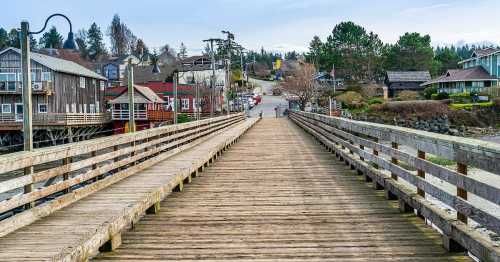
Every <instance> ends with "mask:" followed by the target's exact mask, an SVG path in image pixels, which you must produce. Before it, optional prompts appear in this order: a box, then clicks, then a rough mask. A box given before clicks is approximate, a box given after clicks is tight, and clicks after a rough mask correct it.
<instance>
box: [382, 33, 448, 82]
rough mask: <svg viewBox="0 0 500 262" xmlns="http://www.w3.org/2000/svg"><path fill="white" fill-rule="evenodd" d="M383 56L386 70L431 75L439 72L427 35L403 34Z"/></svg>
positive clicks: (429, 38)
mask: <svg viewBox="0 0 500 262" xmlns="http://www.w3.org/2000/svg"><path fill="white" fill-rule="evenodd" d="M385 55H386V57H385V68H386V69H387V70H400V71H430V72H431V74H432V75H437V74H438V71H439V63H437V62H436V61H435V60H434V50H433V49H432V47H431V37H430V36H429V35H424V36H422V35H420V34H419V33H405V34H404V35H403V36H401V37H400V38H399V40H398V42H397V43H396V44H395V45H391V46H390V47H389V48H388V49H387V53H386V54H385Z"/></svg>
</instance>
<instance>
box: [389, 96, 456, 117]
mask: <svg viewBox="0 0 500 262" xmlns="http://www.w3.org/2000/svg"><path fill="white" fill-rule="evenodd" d="M380 111H383V112H387V113H392V114H397V115H401V116H407V115H416V116H421V117H424V118H427V117H433V116H436V115H446V114H447V113H448V112H449V108H448V106H447V105H446V104H444V103H442V102H441V101H431V100H416V101H397V102H388V103H385V104H383V105H381V107H380Z"/></svg>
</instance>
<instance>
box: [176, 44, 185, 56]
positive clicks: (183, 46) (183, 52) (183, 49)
mask: <svg viewBox="0 0 500 262" xmlns="http://www.w3.org/2000/svg"><path fill="white" fill-rule="evenodd" d="M177 57H178V58H179V59H185V58H187V48H186V46H185V45H184V43H181V46H180V47H179V53H178V54H177Z"/></svg>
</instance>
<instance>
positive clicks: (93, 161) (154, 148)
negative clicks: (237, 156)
mask: <svg viewBox="0 0 500 262" xmlns="http://www.w3.org/2000/svg"><path fill="white" fill-rule="evenodd" d="M244 119H245V116H244V115H243V114H233V115H230V116H221V117H217V118H211V119H205V120H201V121H196V122H189V123H184V124H179V125H169V126H164V127H159V128H153V129H148V130H143V131H138V132H135V133H127V134H121V135H113V136H108V137H103V138H97V139H93V140H88V141H83V142H77V143H71V144H66V145H61V146H55V147H48V148H42V149H37V150H35V151H33V152H18V153H12V154H8V155H3V156H0V181H1V182H0V220H1V219H3V220H1V221H0V237H1V236H4V235H6V234H8V233H9V232H12V231H14V230H16V229H18V228H20V227H22V226H25V225H27V224H30V223H32V222H33V221H35V220H37V219H39V218H41V217H44V216H47V215H49V214H51V213H52V212H55V211H56V210H58V209H60V208H63V207H64V206H67V205H69V204H70V203H73V202H75V201H77V200H78V199H81V198H83V197H85V196H87V195H89V194H91V193H93V192H95V191H97V190H100V189H102V188H104V187H106V186H108V185H110V184H113V183H116V182H118V181H119V180H121V179H124V178H126V177H128V176H130V175H133V174H135V173H136V172H138V171H140V170H143V169H145V168H147V167H150V166H152V165H154V164H156V163H158V162H160V161H162V160H164V159H166V158H168V157H170V156H172V155H174V154H176V153H178V152H181V151H183V150H185V149H188V148H190V147H192V146H194V145H196V144H197V143H199V142H201V141H203V140H202V138H203V137H206V136H209V135H213V134H216V133H218V132H220V131H221V130H223V129H225V128H227V127H230V126H232V125H234V124H236V123H238V122H240V121H242V120H244ZM2 180H3V181H2ZM54 199H55V200H54Z"/></svg>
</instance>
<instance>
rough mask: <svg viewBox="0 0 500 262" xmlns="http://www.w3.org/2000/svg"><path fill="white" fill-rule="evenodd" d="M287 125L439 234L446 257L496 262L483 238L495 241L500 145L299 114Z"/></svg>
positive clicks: (499, 223) (495, 251)
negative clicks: (464, 255) (460, 254)
mask: <svg viewBox="0 0 500 262" xmlns="http://www.w3.org/2000/svg"><path fill="white" fill-rule="evenodd" d="M290 118H291V119H292V120H293V121H294V122H296V123H297V124H298V125H299V126H301V127H302V128H304V129H305V130H306V131H307V132H309V133H311V134H312V135H313V136H314V137H316V138H317V139H318V140H319V141H320V142H321V143H322V144H323V145H325V146H326V147H327V148H328V149H329V150H331V151H332V152H334V153H335V154H336V156H337V157H338V158H339V159H341V160H342V161H345V162H346V164H348V165H350V166H351V168H352V169H357V170H358V174H362V175H364V176H365V179H366V181H368V182H373V185H374V187H375V188H376V189H380V190H382V189H384V190H385V191H386V197H387V198H388V199H394V200H396V199H399V203H400V208H401V210H402V211H403V212H416V214H418V215H419V216H420V217H423V218H425V219H426V221H427V222H430V223H432V224H433V226H435V227H437V228H439V230H440V231H441V232H442V234H443V237H444V240H445V241H444V243H445V246H446V247H447V248H448V249H450V250H454V251H457V250H463V249H466V250H468V251H470V252H471V253H472V254H473V255H475V256H477V257H479V258H480V259H481V260H483V261H499V254H500V248H499V247H498V245H497V244H495V243H493V242H492V240H491V239H492V238H493V239H494V237H491V238H490V237H489V236H488V234H489V235H490V236H494V235H497V236H498V235H499V234H500V219H499V218H500V207H499V205H500V183H499V181H500V177H499V175H500V145H498V144H495V143H491V142H486V141H481V140H476V139H469V138H463V137H454V136H448V135H441V134H435V133H430V132H425V131H419V130H414V129H409V128H403V127H397V126H389V125H382V124H375V123H368V122H360V121H354V120H349V119H345V118H338V117H330V116H325V115H319V114H313V113H305V112H299V111H292V112H290ZM427 157H432V159H440V161H447V162H451V164H452V165H451V166H445V165H440V164H439V163H440V162H439V161H429V160H431V159H428V158H427ZM448 164H450V163H448ZM447 210H448V212H447ZM478 228H479V229H480V230H483V231H484V232H482V233H480V232H479V231H478V230H477V229H478Z"/></svg>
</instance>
